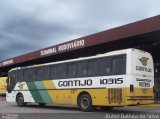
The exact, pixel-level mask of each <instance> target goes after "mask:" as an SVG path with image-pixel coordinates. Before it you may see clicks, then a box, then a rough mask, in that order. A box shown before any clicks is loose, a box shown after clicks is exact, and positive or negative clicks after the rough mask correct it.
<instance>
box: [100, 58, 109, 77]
mask: <svg viewBox="0 0 160 119" xmlns="http://www.w3.org/2000/svg"><path fill="white" fill-rule="evenodd" d="M98 62H99V68H100V70H99V72H100V74H101V75H109V74H110V73H111V71H112V60H111V58H101V59H99V61H98Z"/></svg>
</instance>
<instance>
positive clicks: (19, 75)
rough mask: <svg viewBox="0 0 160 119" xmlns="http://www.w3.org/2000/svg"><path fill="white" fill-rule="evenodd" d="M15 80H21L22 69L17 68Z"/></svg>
mask: <svg viewBox="0 0 160 119" xmlns="http://www.w3.org/2000/svg"><path fill="white" fill-rule="evenodd" d="M17 80H18V82H23V69H20V70H17Z"/></svg>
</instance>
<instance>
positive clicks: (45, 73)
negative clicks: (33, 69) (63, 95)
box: [42, 66, 51, 80]
mask: <svg viewBox="0 0 160 119" xmlns="http://www.w3.org/2000/svg"><path fill="white" fill-rule="evenodd" d="M50 77H51V72H50V66H43V68H42V80H47V79H50Z"/></svg>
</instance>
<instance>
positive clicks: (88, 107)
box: [78, 94, 95, 112]
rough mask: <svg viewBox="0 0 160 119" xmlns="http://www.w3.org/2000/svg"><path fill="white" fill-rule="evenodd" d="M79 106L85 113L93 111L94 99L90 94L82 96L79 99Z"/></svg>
mask: <svg viewBox="0 0 160 119" xmlns="http://www.w3.org/2000/svg"><path fill="white" fill-rule="evenodd" d="M78 106H79V108H80V109H81V110H82V111H84V112H89V111H93V110H94V109H95V108H94V106H93V105H92V98H91V96H90V95H88V94H82V95H81V96H80V97H79V99H78Z"/></svg>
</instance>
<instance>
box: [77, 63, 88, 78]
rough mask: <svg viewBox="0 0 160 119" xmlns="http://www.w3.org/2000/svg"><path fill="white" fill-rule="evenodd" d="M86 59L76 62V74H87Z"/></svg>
mask: <svg viewBox="0 0 160 119" xmlns="http://www.w3.org/2000/svg"><path fill="white" fill-rule="evenodd" d="M87 64H88V62H87V61H82V62H79V63H78V76H80V77H81V76H86V75H87V73H88V72H87Z"/></svg>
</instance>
